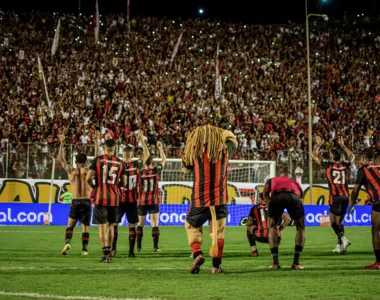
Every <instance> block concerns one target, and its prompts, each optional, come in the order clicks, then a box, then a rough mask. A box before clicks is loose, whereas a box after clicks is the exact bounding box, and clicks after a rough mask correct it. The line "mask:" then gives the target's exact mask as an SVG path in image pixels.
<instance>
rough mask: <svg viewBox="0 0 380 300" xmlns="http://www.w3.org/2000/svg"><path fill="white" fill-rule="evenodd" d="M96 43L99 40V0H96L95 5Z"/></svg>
mask: <svg viewBox="0 0 380 300" xmlns="http://www.w3.org/2000/svg"><path fill="white" fill-rule="evenodd" d="M95 9H96V11H95V43H97V42H98V41H99V3H98V0H96V5H95Z"/></svg>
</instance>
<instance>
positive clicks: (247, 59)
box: [0, 11, 380, 175]
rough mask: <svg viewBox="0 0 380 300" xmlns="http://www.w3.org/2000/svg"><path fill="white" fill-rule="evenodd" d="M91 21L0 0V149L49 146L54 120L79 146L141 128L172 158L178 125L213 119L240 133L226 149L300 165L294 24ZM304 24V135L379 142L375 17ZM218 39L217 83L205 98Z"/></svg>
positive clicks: (298, 44)
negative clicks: (368, 24) (98, 135)
mask: <svg viewBox="0 0 380 300" xmlns="http://www.w3.org/2000/svg"><path fill="white" fill-rule="evenodd" d="M59 18H60V19H61V30H60V39H59V47H58V51H57V53H56V55H55V56H52V55H51V46H52V40H53V37H54V30H55V28H56V26H57V23H58V19H59ZM100 24H101V26H100V35H99V42H98V43H96V42H95V39H94V19H93V16H84V15H79V16H78V15H66V14H58V13H40V12H31V13H14V12H1V11H0V43H1V47H0V56H1V64H0V82H1V84H0V99H1V103H2V108H1V111H0V140H1V144H0V147H1V151H4V149H5V145H6V143H7V142H9V143H11V145H12V147H11V150H12V151H13V153H15V154H16V153H20V152H21V153H22V151H24V153H25V151H26V150H25V144H26V143H30V144H32V145H33V147H34V150H33V151H35V152H36V153H45V154H49V153H50V154H52V153H53V154H54V149H55V145H56V144H57V143H58V138H57V135H58V134H59V133H60V132H61V131H62V129H63V128H67V129H68V142H69V143H70V144H74V145H77V147H82V148H81V149H84V148H87V147H88V148H91V146H92V145H93V138H92V136H93V133H94V131H95V130H96V129H100V130H101V132H102V134H105V133H106V132H110V133H111V134H113V136H114V138H115V139H116V140H117V141H118V144H119V145H120V146H122V145H125V144H128V143H129V144H134V145H136V146H137V144H136V143H137V140H136V130H137V129H138V128H140V129H142V130H143V132H144V134H145V137H146V140H147V143H148V144H149V146H150V148H151V151H152V153H153V155H154V154H155V153H156V152H157V151H156V149H155V143H156V141H157V140H161V141H162V142H163V144H164V146H165V149H166V151H167V152H168V153H167V155H168V156H169V157H180V155H181V151H182V149H183V148H184V142H185V139H186V134H187V133H188V132H190V131H191V130H192V129H193V128H194V127H195V126H197V125H200V124H203V123H212V124H214V125H218V126H221V127H223V128H228V129H230V130H232V131H233V132H234V133H235V134H236V136H237V137H238V140H239V142H240V145H239V151H238V153H237V154H236V156H235V157H234V158H239V159H255V160H268V159H270V160H277V162H278V163H279V165H288V164H290V165H291V169H292V173H293V174H294V173H295V170H296V169H297V168H298V169H300V168H301V167H302V168H303V166H304V165H306V164H305V159H306V157H307V143H308V140H307V136H308V131H307V81H306V78H307V72H306V47H305V32H304V26H303V25H299V24H298V25H289V24H287V25H272V26H258V25H244V24H230V23H222V22H220V23H217V22H211V21H209V20H181V19H177V20H167V19H162V20H157V19H155V18H145V19H141V18H133V19H132V20H131V24H130V28H128V24H127V22H126V17H125V16H124V15H122V14H119V15H108V16H101V19H100ZM314 25H316V26H312V27H311V34H310V43H311V44H310V46H311V67H312V69H311V78H312V81H311V84H312V101H313V108H312V109H313V134H316V135H320V136H322V137H323V138H324V139H325V141H326V143H325V147H326V149H325V150H329V148H331V147H332V146H333V145H334V140H336V139H337V138H338V137H339V136H344V137H345V139H346V144H347V145H348V146H349V147H351V148H352V149H353V150H354V152H358V151H360V150H361V149H362V148H364V147H369V146H372V147H374V148H376V149H377V150H378V151H379V150H380V138H379V134H380V126H379V117H378V116H379V113H380V111H379V109H380V105H379V102H380V67H379V66H380V30H379V28H378V27H377V29H376V28H374V29H368V28H366V29H361V28H348V27H347V28H345V27H339V28H336V27H332V26H330V25H324V26H323V27H321V26H319V25H318V24H314ZM181 32H183V36H182V40H181V43H180V46H179V48H178V53H177V56H176V57H175V59H174V61H173V62H172V63H171V60H170V58H171V55H172V52H173V48H174V45H175V43H176V42H177V39H178V37H179V35H180V34H181ZM218 44H219V45H220V48H219V49H220V53H219V60H220V63H221V70H220V72H221V75H222V85H223V90H222V95H221V98H220V99H215V98H214V91H215V62H216V59H215V58H216V49H217V45H218ZM37 55H39V56H40V57H41V61H42V65H43V67H44V72H45V76H46V80H47V87H48V91H49V96H50V101H51V103H52V105H51V107H50V108H49V106H48V102H47V100H46V97H45V93H44V90H43V86H42V84H41V81H40V79H39V74H38V67H37ZM23 148H24V149H23ZM49 149H50V150H49ZM33 151H32V152H33ZM2 153H4V152H2ZM53 154H52V155H53ZM0 156H1V155H0ZM46 156H48V155H45V157H46ZM0 165H1V163H0ZM0 171H1V170H0ZM301 171H302V173H303V172H304V171H303V170H301ZM306 173H307V172H305V175H306Z"/></svg>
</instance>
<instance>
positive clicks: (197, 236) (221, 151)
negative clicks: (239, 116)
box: [182, 125, 238, 274]
mask: <svg viewBox="0 0 380 300" xmlns="http://www.w3.org/2000/svg"><path fill="white" fill-rule="evenodd" d="M237 146H238V142H237V140H236V138H235V136H234V134H233V133H232V132H230V131H227V130H223V129H221V128H218V127H215V126H211V125H205V126H200V127H197V128H196V129H194V130H193V131H192V132H191V133H190V134H189V136H188V137H187V140H186V148H185V151H184V155H183V157H182V161H183V168H182V171H183V172H184V173H191V172H193V176H194V182H193V190H192V194H191V204H190V210H189V212H188V214H187V218H186V221H185V228H186V232H187V239H188V242H189V246H190V247H191V249H192V253H193V258H194V262H193V265H192V267H191V269H190V272H191V273H192V274H197V273H199V271H200V267H201V266H202V264H203V263H204V262H205V258H204V257H203V252H202V249H201V245H202V227H203V224H204V223H205V222H206V221H208V220H212V221H211V222H210V235H211V237H212V247H211V249H210V256H211V257H212V269H211V272H212V273H213V274H216V273H221V272H222V268H221V267H220V265H221V264H222V256H223V248H224V229H225V226H226V218H227V215H228V210H227V205H226V204H227V201H228V194H227V165H228V157H229V155H233V154H234V153H235V151H236V148H237Z"/></svg>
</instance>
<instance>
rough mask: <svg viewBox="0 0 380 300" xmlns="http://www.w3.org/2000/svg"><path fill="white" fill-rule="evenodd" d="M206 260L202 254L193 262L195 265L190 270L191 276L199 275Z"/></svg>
mask: <svg viewBox="0 0 380 300" xmlns="http://www.w3.org/2000/svg"><path fill="white" fill-rule="evenodd" d="M204 262H205V258H204V257H203V255H202V254H199V255H198V256H197V257H196V258H195V259H194V262H193V265H192V266H191V268H190V273H191V274H198V273H199V271H200V270H201V266H202V265H203V264H204Z"/></svg>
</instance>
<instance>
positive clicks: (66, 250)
mask: <svg viewBox="0 0 380 300" xmlns="http://www.w3.org/2000/svg"><path fill="white" fill-rule="evenodd" d="M70 248H71V245H70V244H69V243H67V244H66V245H65V246H64V247H63V249H62V251H61V253H62V255H67V253H68V252H69V250H70Z"/></svg>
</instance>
